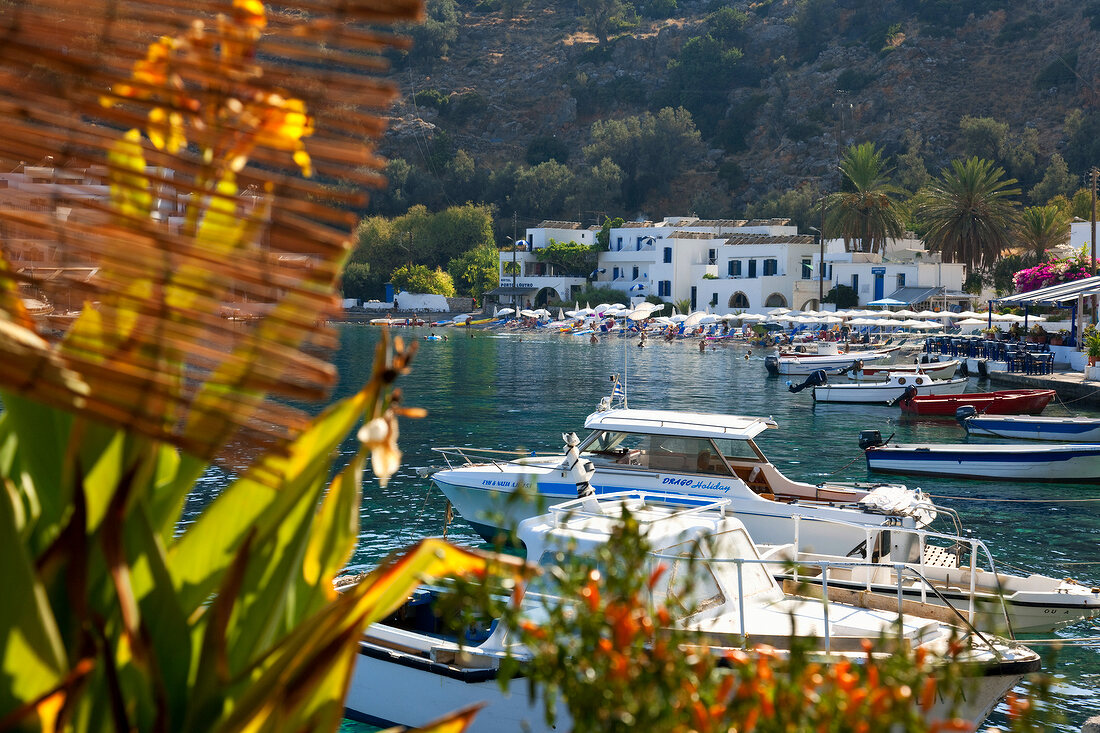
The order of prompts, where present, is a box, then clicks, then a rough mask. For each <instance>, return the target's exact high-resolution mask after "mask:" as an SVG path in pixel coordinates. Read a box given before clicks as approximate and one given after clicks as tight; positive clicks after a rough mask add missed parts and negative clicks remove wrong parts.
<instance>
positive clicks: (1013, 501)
mask: <svg viewBox="0 0 1100 733" xmlns="http://www.w3.org/2000/svg"><path fill="white" fill-rule="evenodd" d="M929 496H931V497H932V498H933V499H952V500H954V501H996V502H1000V503H1004V504H1081V503H1088V502H1094V501H1100V497H1094V498H1093V497H1090V498H1086V499H993V498H989V497H984V496H948V495H947V494H929Z"/></svg>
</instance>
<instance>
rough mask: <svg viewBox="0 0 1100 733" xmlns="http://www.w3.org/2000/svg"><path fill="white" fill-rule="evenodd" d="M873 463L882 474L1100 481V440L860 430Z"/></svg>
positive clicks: (864, 449)
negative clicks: (909, 439) (915, 439)
mask: <svg viewBox="0 0 1100 733" xmlns="http://www.w3.org/2000/svg"><path fill="white" fill-rule="evenodd" d="M859 445H860V447H861V448H863V452H864V455H865V456H866V457H867V467H868V468H869V469H870V470H872V471H879V472H882V473H907V474H921V475H925V476H959V477H961V478H975V479H1015V480H1019V479H1020V478H1021V477H1026V478H1027V480H1028V481H1064V482H1066V483H1074V482H1096V481H1100V445H1096V444H1088V443H1069V444H1063V445H1033V444H1032V445H1027V444H1024V445H1020V444H995V443H899V444H896V445H890V444H887V443H885V442H883V440H882V438H881V435H880V434H879V431H877V430H865V431H863V432H862V433H860V440H859Z"/></svg>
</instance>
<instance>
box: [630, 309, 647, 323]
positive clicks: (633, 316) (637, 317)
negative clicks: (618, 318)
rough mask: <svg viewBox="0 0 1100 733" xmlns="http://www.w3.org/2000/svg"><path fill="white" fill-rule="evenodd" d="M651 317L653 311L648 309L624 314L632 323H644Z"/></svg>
mask: <svg viewBox="0 0 1100 733" xmlns="http://www.w3.org/2000/svg"><path fill="white" fill-rule="evenodd" d="M652 315H653V311H651V310H650V309H648V308H636V309H634V310H632V311H630V312H629V313H627V314H626V317H627V318H629V319H630V320H632V321H644V320H645V319H647V318H649V317H650V316H652Z"/></svg>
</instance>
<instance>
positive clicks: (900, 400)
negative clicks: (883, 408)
mask: <svg viewBox="0 0 1100 733" xmlns="http://www.w3.org/2000/svg"><path fill="white" fill-rule="evenodd" d="M916 396H917V385H915V384H910V385H909V386H908V387H906V388H905V391H904V392H902V393H901V394H900V395H898V396H897V398H895V399H894V400H893V401H891V402H890V404H889V406H890V407H897V406H898V405H901V404H904V403H906V402H908V401H909V400H911V399H913V398H914V397H916Z"/></svg>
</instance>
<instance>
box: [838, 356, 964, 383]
mask: <svg viewBox="0 0 1100 733" xmlns="http://www.w3.org/2000/svg"><path fill="white" fill-rule="evenodd" d="M958 368H959V362H958V360H957V359H956V360H952V361H942V362H929V363H927V364H908V365H901V364H899V365H893V364H891V365H889V366H880V367H870V368H866V369H860V370H859V371H856V372H852V374H850V375H849V377H848V378H849V379H853V380H863V381H873V380H876V379H879V380H884V379H887V378H888V376H889V374H890V373H891V372H905V373H907V374H916V373H918V372H919V373H923V374H924V375H925V376H928V377H931V378H932V379H951V378H952V377H954V376H955V372H956V371H958Z"/></svg>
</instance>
